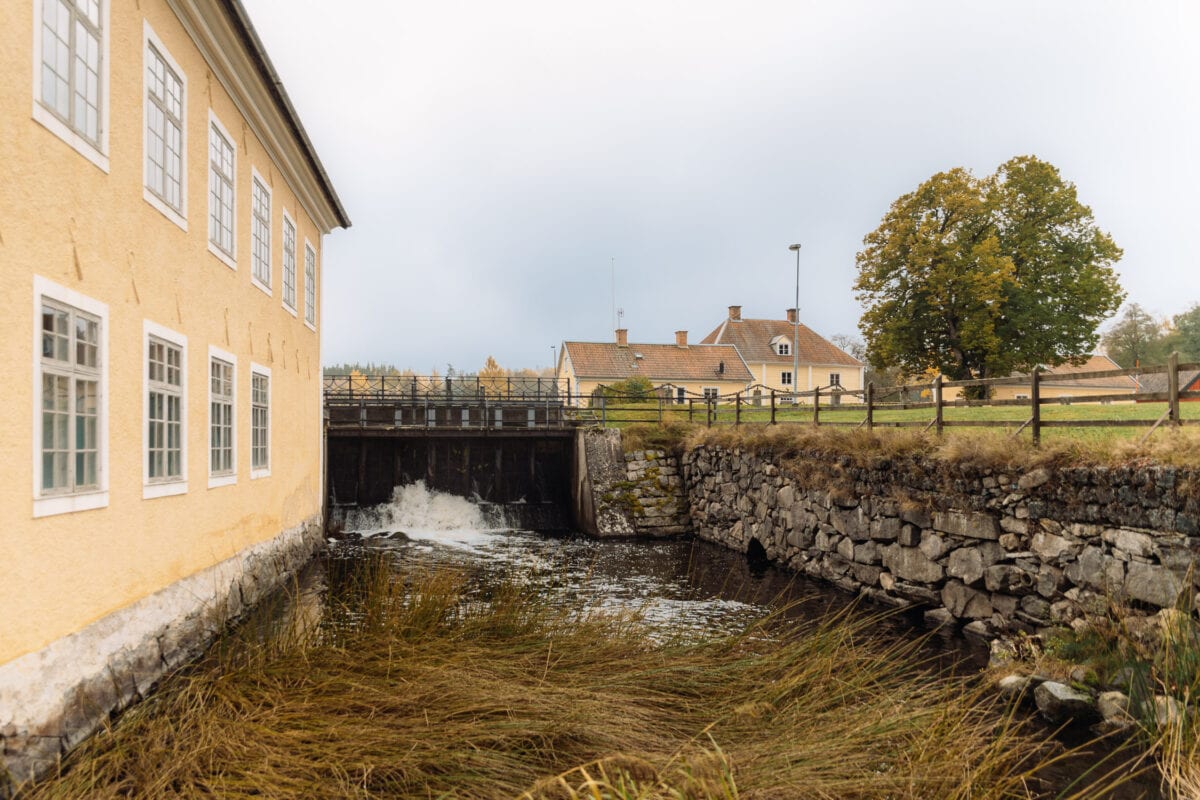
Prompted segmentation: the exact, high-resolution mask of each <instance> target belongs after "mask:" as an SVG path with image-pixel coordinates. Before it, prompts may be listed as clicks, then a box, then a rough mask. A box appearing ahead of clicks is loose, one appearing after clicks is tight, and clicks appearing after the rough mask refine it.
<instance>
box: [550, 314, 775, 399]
mask: <svg viewBox="0 0 1200 800" xmlns="http://www.w3.org/2000/svg"><path fill="white" fill-rule="evenodd" d="M557 377H558V378H559V379H565V381H566V392H567V396H568V398H569V401H570V402H572V403H574V404H575V405H586V404H588V403H589V402H590V399H591V397H592V394H593V393H594V392H595V391H596V389H597V388H599V387H600V386H610V385H612V384H614V383H617V382H618V381H624V380H628V379H629V378H639V377H640V378H646V379H647V380H649V381H650V382H651V383H652V384H654V386H655V387H663V386H667V387H668V388H667V389H664V391H669V392H670V394H671V397H670V398H669V399H671V400H674V401H675V402H679V403H682V402H686V400H687V399H688V398H703V397H714V398H717V397H725V396H727V395H731V394H735V393H737V392H741V391H743V390H745V388H746V387H747V386H748V385H749V384H750V383H751V380H752V377H753V376H752V375H751V374H750V370H749V368H748V367H747V366H746V362H744V361H743V360H742V357H741V356H740V355H739V354H738V351H737V348H735V347H732V346H729V345H711V344H688V338H687V331H676V332H675V344H630V343H629V334H628V331H627V330H626V329H624V328H619V329H618V330H617V336H616V341H614V342H563V343H562V350H561V351H560V353H559V357H558V371H557Z"/></svg>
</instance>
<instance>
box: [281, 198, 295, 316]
mask: <svg viewBox="0 0 1200 800" xmlns="http://www.w3.org/2000/svg"><path fill="white" fill-rule="evenodd" d="M283 302H284V305H286V306H288V307H289V308H295V307H296V226H295V225H293V224H292V221H291V220H290V219H288V218H287V217H284V218H283Z"/></svg>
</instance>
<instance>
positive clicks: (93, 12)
mask: <svg viewBox="0 0 1200 800" xmlns="http://www.w3.org/2000/svg"><path fill="white" fill-rule="evenodd" d="M100 2H101V0H43V2H42V19H41V24H40V29H39V33H40V35H41V45H42V63H41V67H40V68H41V71H42V74H41V97H40V98H38V99H39V101H40V102H41V104H42V105H43V106H45V107H46V108H47V109H49V110H50V111H51V112H53V113H54V115H55V116H56V117H58V118H59V119H60V120H62V121H63V122H64V123H66V124H67V126H68V127H69V128H71V130H73V131H75V132H76V133H78V134H79V135H81V136H82V137H83V138H85V139H87V140H88V141H89V142H91V143H92V144H94V145H99V144H100V122H101V121H100V53H101V47H100V41H101V31H100V21H101V14H100V11H101V9H100Z"/></svg>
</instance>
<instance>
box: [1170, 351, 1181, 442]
mask: <svg viewBox="0 0 1200 800" xmlns="http://www.w3.org/2000/svg"><path fill="white" fill-rule="evenodd" d="M1167 408H1168V409H1169V410H1170V412H1171V424H1172V425H1182V424H1183V420H1182V419H1181V418H1180V416H1179V353H1178V352H1175V351H1172V352H1171V355H1169V356H1167Z"/></svg>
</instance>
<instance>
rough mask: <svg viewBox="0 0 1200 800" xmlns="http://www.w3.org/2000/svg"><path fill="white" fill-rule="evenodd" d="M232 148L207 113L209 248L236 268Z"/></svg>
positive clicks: (223, 132) (223, 131) (226, 135)
mask: <svg viewBox="0 0 1200 800" xmlns="http://www.w3.org/2000/svg"><path fill="white" fill-rule="evenodd" d="M235 158H236V156H235V151H234V149H233V145H232V144H230V137H229V134H227V133H226V132H225V129H224V128H223V127H221V123H219V122H217V120H216V118H215V117H212V116H211V114H210V118H209V126H208V242H209V248H208V249H209V250H210V251H212V253H213V254H214V255H216V256H217V258H220V259H221V260H222V261H224V262H225V264H226V265H227V266H230V267H233V268H235V269H236V268H237V262H236V261H235V251H234V243H233V219H234V191H233V187H234V185H235V182H234V174H235V166H236V161H235Z"/></svg>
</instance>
